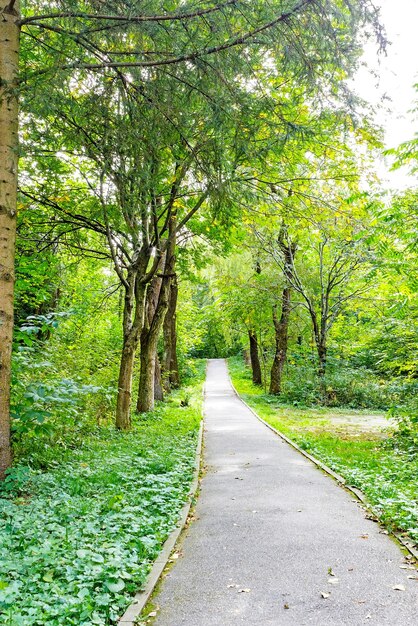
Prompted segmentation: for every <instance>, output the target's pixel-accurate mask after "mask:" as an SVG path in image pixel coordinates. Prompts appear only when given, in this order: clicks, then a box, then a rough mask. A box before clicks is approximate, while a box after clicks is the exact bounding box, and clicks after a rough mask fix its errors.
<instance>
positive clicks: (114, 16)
mask: <svg viewBox="0 0 418 626" xmlns="http://www.w3.org/2000/svg"><path fill="white" fill-rule="evenodd" d="M241 5H242V6H241ZM140 8H141V3H139V2H134V3H133V4H132V5H131V6H130V10H129V11H126V6H125V4H123V5H122V6H119V3H117V4H116V6H115V3H113V2H112V3H111V2H105V3H102V9H103V12H100V13H98V12H97V7H96V3H93V2H92V3H78V2H76V1H74V2H73V3H71V6H70V8H68V4H67V3H65V4H64V5H63V8H62V9H61V3H60V2H58V3H57V7H56V8H55V7H54V10H51V11H47V12H45V10H44V7H43V4H42V3H40V8H38V7H37V6H36V5H34V6H31V7H30V8H29V10H28V14H27V15H25V16H24V17H23V18H21V16H20V15H19V5H18V3H17V2H14V1H13V0H11V1H10V2H8V3H7V2H3V4H1V5H0V9H1V11H2V25H1V28H2V30H1V31H0V32H1V35H0V43H3V44H4V45H2V51H1V55H2V57H1V58H2V60H1V61H0V66H1V67H3V66H2V65H1V64H3V61H4V60H6V65H7V66H8V69H7V71H6V73H5V74H3V72H2V79H3V78H4V77H5V80H6V83H3V84H2V87H1V93H0V95H1V96H2V104H1V106H2V113H1V115H2V119H4V120H5V121H6V122H7V127H8V130H7V131H6V134H7V133H10V141H9V140H8V139H7V137H6V134H4V133H3V130H2V139H1V141H2V142H3V139H4V141H5V143H4V145H5V146H6V148H5V149H4V150H3V148H2V150H1V152H0V156H1V159H0V179H1V180H5V181H7V185H9V184H10V189H11V188H12V187H13V188H14V189H15V188H16V168H15V164H16V163H15V160H16V154H17V132H16V128H17V106H16V90H15V89H14V88H13V85H14V81H15V80H16V75H17V57H18V49H19V39H18V37H19V29H20V28H21V30H22V33H23V36H24V40H23V41H26V42H28V43H29V46H24V47H25V54H24V55H22V56H24V59H25V63H26V65H25V67H24V69H23V72H22V76H21V80H20V81H19V84H20V85H21V94H22V93H26V95H28V94H29V97H28V100H30V99H31V97H32V96H33V95H34V94H33V91H32V89H31V86H32V85H36V89H37V90H38V91H41V90H42V89H44V91H43V94H44V96H45V94H46V93H47V92H48V93H53V92H54V90H55V89H56V88H57V86H58V85H60V84H64V85H67V84H68V82H69V83H71V82H72V83H73V84H74V82H76V83H77V84H78V85H79V87H80V90H81V91H83V89H85V90H86V89H94V88H96V86H97V85H99V84H100V80H98V76H99V75H100V76H102V77H103V82H104V83H105V84H107V85H108V84H109V82H112V81H113V80H118V81H120V83H121V85H123V88H126V89H127V88H128V86H130V90H131V91H132V90H136V92H137V93H139V94H141V97H142V98H143V100H144V101H146V102H147V104H148V106H149V107H154V108H157V105H158V101H157V100H156V99H153V98H150V97H149V94H148V93H147V92H146V91H145V92H144V91H143V90H142V88H141V87H142V85H143V84H144V83H147V86H149V85H150V84H152V80H150V77H151V79H153V78H154V77H155V78H156V79H160V77H161V75H163V74H164V75H165V76H166V77H167V76H169V75H170V68H171V67H178V66H179V65H180V64H182V65H183V67H186V68H187V67H188V66H187V63H189V64H191V65H192V66H193V71H191V72H189V75H188V77H187V76H186V77H184V76H178V75H177V76H175V78H174V79H173V80H174V81H175V82H177V83H183V84H189V86H190V85H191V86H192V91H193V90H198V89H199V86H198V85H196V83H195V82H194V78H195V77H196V76H197V75H198V72H197V70H196V68H198V69H199V70H200V71H203V70H202V68H205V70H206V69H207V68H210V67H211V62H210V60H208V59H214V58H217V57H218V56H219V58H221V59H223V60H225V59H226V56H225V55H226V54H227V53H228V51H234V50H235V49H236V50H237V51H236V53H234V54H233V55H232V54H231V57H230V58H229V59H228V66H229V68H230V76H232V75H235V77H239V79H240V80H241V81H242V83H241V86H243V85H244V86H247V85H248V80H250V76H251V74H252V66H251V63H253V66H255V65H257V64H259V63H260V61H261V59H263V57H264V56H265V51H266V50H270V51H271V53H272V54H273V55H274V56H275V58H276V59H277V60H278V61H279V62H280V63H283V59H284V60H285V62H284V66H285V68H286V70H287V71H289V70H290V71H291V73H292V75H293V76H297V77H298V80H299V81H302V80H305V79H306V80H307V81H308V80H309V81H310V82H311V84H312V82H315V79H317V78H320V79H321V80H324V79H325V80H326V81H327V82H328V84H329V87H330V91H333V90H334V89H335V93H336V92H337V91H338V88H337V84H338V80H339V79H340V77H341V75H344V74H345V73H346V72H349V70H350V68H351V67H352V64H353V60H354V59H355V58H356V55H357V54H358V51H359V44H358V39H356V35H357V34H358V32H359V27H360V25H361V24H363V23H373V24H374V25H376V12H375V10H374V7H373V5H372V3H370V2H369V1H368V0H362V1H361V2H359V3H358V4H356V6H355V7H353V6H352V3H350V2H348V1H347V2H343V3H342V5H341V4H340V3H328V2H320V3H318V2H316V1H315V2H314V0H299V2H297V1H296V0H295V2H293V3H291V4H290V6H289V5H288V3H286V2H282V1H279V0H278V1H277V2H273V3H264V2H261V3H258V2H257V3H253V2H245V3H241V4H240V6H239V7H238V8H237V7H236V3H235V2H232V1H226V2H223V3H217V4H214V5H213V6H209V7H208V8H205V9H200V10H196V9H195V8H194V7H190V9H189V8H188V7H186V6H184V4H183V3H178V5H176V7H175V11H174V12H173V13H168V12H166V11H165V10H163V11H162V12H161V11H160V10H159V9H160V3H158V2H156V3H152V7H151V9H155V11H154V12H152V10H151V12H150V14H148V15H144V14H143V13H141V11H140V10H139V9H140ZM249 23H250V24H252V26H251V27H250V28H249V27H248V24H249ZM167 24H168V25H169V28H168V30H167V29H166V25H167ZM189 25H190V27H189ZM231 32H232V34H231ZM3 33H5V34H6V35H3ZM278 34H281V35H283V37H278V36H277V35H278ZM353 36H354V39H353ZM214 39H215V40H214ZM279 41H284V42H285V43H284V44H283V45H282V44H280V46H279V45H278V42H279ZM347 41H349V44H347ZM254 43H256V46H252V45H251V46H250V44H254ZM161 44H162V45H161ZM243 48H245V49H246V50H249V49H251V51H254V52H253V57H252V58H253V61H252V62H250V61H249V57H248V56H247V55H243V54H241V52H240V51H239V50H242V49H243ZM238 49H239V50H238ZM314 50H315V54H311V53H312V52H313V51H314ZM45 51H47V52H46V53H45ZM308 51H309V54H308V55H307V52H308ZM307 56H309V61H308V62H307ZM74 59H75V60H74ZM245 66H247V69H246V71H244V68H245ZM335 66H337V67H339V69H340V70H341V71H340V73H339V75H338V80H337V79H335V78H333V76H334V72H333V71H330V70H331V69H333V68H335ZM150 68H159V69H156V72H158V71H160V74H158V76H157V74H155V75H154V77H153V76H152V75H151V71H150V73H148V70H149V69H150ZM135 69H136V71H137V73H136V77H135V78H134V80H133V81H132V80H131V78H132V73H134V70H135ZM141 72H142V73H141ZM218 72H219V68H217V67H216V65H215V69H214V74H215V75H216V74H217V73H218ZM144 73H145V74H144ZM145 75H147V77H148V80H144V76H145ZM221 76H222V74H221ZM190 78H192V80H191V82H190ZM222 78H223V80H224V77H222ZM44 79H45V81H44V82H43V83H42V81H43V80H44ZM246 81H247V83H246ZM7 83H9V85H7ZM227 83H228V81H226V84H227ZM5 84H6V87H7V88H6V87H5ZM10 86H12V92H10V89H8V87H10ZM45 86H46V87H45ZM229 86H230V85H229ZM229 86H228V87H229ZM10 93H12V94H13V95H12V96H10ZM35 99H36V98H35ZM41 99H42V96H41V98H38V103H39V100H41ZM44 100H45V103H46V104H47V106H49V108H50V112H51V104H52V103H53V102H54V98H51V99H49V98H44ZM56 102H57V99H55V103H56ZM215 102H216V100H215ZM10 103H12V105H11V106H9V105H10ZM217 110H218V112H219V111H220V110H221V107H219V104H218V109H217ZM25 112H27V111H25ZM46 118H47V116H46V117H45V118H44V119H46ZM67 121H68V120H67ZM71 121H72V122H74V120H71ZM2 128H3V127H2ZM84 129H85V127H84ZM79 130H80V131H82V130H83V127H81V128H80V129H79ZM238 134H239V133H238ZM1 145H3V144H1ZM90 148H91V146H90ZM192 148H193V150H195V149H196V146H194V145H193V146H192ZM9 157H10V158H9ZM89 158H92V155H91V153H90V154H89ZM12 162H13V167H12V168H10V164H11V163H12ZM224 163H225V161H224ZM10 171H12V172H13V174H12V176H10V175H9V174H10ZM8 172H9V174H8ZM102 174H103V171H102ZM104 180H105V182H107V181H106V176H105V177H104ZM100 181H101V178H100V174H99V176H98V178H97V180H96V183H95V184H100ZM113 184H114V185H115V186H116V188H117V185H116V183H115V181H113ZM44 201H45V202H50V203H51V198H48V199H44ZM198 202H199V200H198ZM56 204H57V203H56ZM4 206H7V207H8V209H7V212H6V214H7V215H6V214H5V215H6V217H5V218H4V221H5V227H3V225H2V229H3V230H2V231H1V234H2V235H3V234H4V233H6V237H2V239H3V241H4V242H5V243H4V247H3V249H4V251H5V255H6V253H7V262H8V263H9V261H10V260H11V259H12V257H13V252H12V251H13V246H14V236H15V221H14V215H15V213H16V204H15V199H14V197H13V194H11V195H9V198H8V201H7V203H6V204H5V205H4ZM190 210H191V209H190ZM79 218H80V219H78V225H80V224H81V222H83V221H84V223H85V224H86V225H87V222H86V221H85V219H84V216H82V215H80V214H79ZM2 220H3V218H2ZM94 220H95V218H93V222H94ZM93 222H92V221H91V220H90V226H91V225H92V223H93ZM179 223H180V224H181V220H180V222H179ZM111 226H113V224H112V225H109V224H108V222H107V219H105V220H104V222H101V223H94V228H95V230H96V232H99V233H101V234H102V235H103V236H106V237H107V239H108V244H109V248H110V250H111V252H112V256H113V257H114V260H115V259H116V261H115V267H116V266H117V263H118V262H120V260H121V258H123V259H124V261H123V272H120V271H119V272H118V276H119V278H120V280H121V282H122V284H123V286H124V289H125V291H126V294H125V295H126V297H125V308H126V315H125V319H124V330H125V340H124V350H123V358H122V362H121V374H120V380H119V383H120V395H119V400H118V411H117V413H118V425H119V426H120V427H122V428H125V427H129V408H128V406H129V404H130V395H131V388H130V387H131V382H129V381H132V363H133V358H134V354H135V347H136V344H137V342H138V336H139V333H140V328H141V324H142V320H143V315H144V305H143V303H144V297H145V291H146V285H147V284H148V282H149V281H150V280H151V279H152V276H153V274H154V272H155V268H156V266H157V265H158V259H157V256H158V255H157V256H153V255H154V252H153V249H152V247H149V246H148V248H147V253H145V248H143V249H142V252H141V254H135V255H134V256H133V257H131V256H130V255H129V253H128V256H129V260H127V257H126V255H125V253H124V252H122V248H121V246H122V244H121V242H120V241H119V236H120V232H119V231H118V230H117V229H116V231H112V228H111ZM164 242H165V243H164V246H166V245H168V242H166V239H165V238H164ZM147 245H148V244H147ZM122 247H123V246H122ZM118 255H120V256H118ZM151 258H152V259H153V261H152V264H151V267H150V268H149V267H148V266H149V264H150V262H151ZM1 260H3V259H1ZM5 267H8V268H10V267H11V265H10V263H9V264H8V265H5ZM125 272H126V276H125V275H124V273H125ZM5 275H7V272H6V273H5V274H4V276H5ZM122 275H123V280H122ZM139 275H140V276H141V278H138V276H139ZM9 282H10V281H9ZM5 295H7V298H8V299H9V300H10V298H12V295H13V294H12V291H10V287H9V288H8V290H7V289H5ZM9 308H10V307H9ZM4 314H6V312H4ZM7 314H8V315H9V314H10V311H8V312H7ZM9 326H10V328H9ZM3 332H4V333H5V342H6V343H5V345H6V346H7V345H9V344H10V333H11V325H10V323H9V324H5V325H3ZM9 357H10V351H9V350H8V348H6V350H5V352H4V354H3V355H2V358H3V359H4V363H3V370H4V380H3V378H2V380H1V385H2V387H3V385H4V389H0V391H2V392H3V391H4V393H2V398H4V399H5V401H4V406H3V405H2V406H1V421H2V422H4V424H6V426H5V433H6V435H5V436H6V438H7V431H8V426H7V424H8V421H9V417H8V409H7V406H8V392H7V390H6V387H7V386H8V380H9V377H8V374H7V372H8V371H9V369H10V358H9ZM3 411H5V413H3ZM7 463H8V461H6V463H5V464H6V465H7Z"/></svg>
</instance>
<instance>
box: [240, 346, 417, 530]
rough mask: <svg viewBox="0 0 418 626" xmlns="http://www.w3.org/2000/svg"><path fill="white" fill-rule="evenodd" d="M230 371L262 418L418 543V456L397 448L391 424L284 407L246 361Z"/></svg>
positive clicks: (365, 414) (366, 414) (361, 415)
mask: <svg viewBox="0 0 418 626" xmlns="http://www.w3.org/2000/svg"><path fill="white" fill-rule="evenodd" d="M229 369H230V374H231V377H232V380H233V383H234V385H235V387H236V389H237V391H238V392H239V393H240V395H241V396H242V398H243V399H244V400H245V401H246V402H247V403H248V404H249V405H250V406H251V407H252V408H253V409H254V410H255V411H256V412H257V413H258V415H259V416H260V417H262V418H263V419H264V420H266V421H267V422H268V423H269V424H271V425H272V426H274V427H275V428H277V429H278V430H279V431H280V432H282V433H283V434H285V435H287V436H288V437H290V438H291V439H292V440H293V441H295V442H296V443H297V444H298V445H299V446H300V447H301V448H303V449H304V450H307V451H308V452H309V453H310V454H312V455H313V456H315V457H316V458H318V459H320V460H321V461H323V462H324V463H325V464H326V465H328V466H329V467H330V468H332V469H333V470H334V471H336V472H338V473H339V474H341V475H342V476H343V477H344V478H345V479H346V480H347V481H348V483H349V484H350V485H352V486H355V487H358V488H359V489H361V491H363V493H364V494H366V496H367V498H368V500H369V501H370V503H371V504H372V506H373V509H374V510H375V511H376V512H377V513H378V515H379V517H380V519H381V520H382V521H383V522H384V523H385V524H386V526H387V527H388V528H390V529H396V530H400V531H406V532H407V533H408V534H409V535H410V536H411V537H412V538H413V539H414V540H415V541H417V542H418V478H417V477H418V456H417V455H415V456H411V455H408V454H407V453H406V452H402V451H399V450H396V449H395V448H394V447H393V446H392V445H391V433H390V428H389V422H388V427H387V428H386V432H383V433H382V431H381V429H377V428H375V427H368V426H367V424H368V421H369V420H370V422H371V423H372V424H373V423H374V421H375V420H377V421H382V420H381V418H380V420H379V416H378V415H377V414H374V413H373V412H370V411H353V410H350V409H349V410H345V409H327V408H324V407H319V408H316V407H315V408H300V407H297V408H296V407H292V406H289V405H284V404H281V403H280V400H279V399H278V398H275V397H273V396H269V395H267V394H265V393H264V392H263V390H262V389H261V388H260V387H256V386H255V385H253V384H252V382H251V376H250V371H249V370H248V368H245V366H244V365H243V363H242V361H241V359H239V358H232V359H229ZM353 422H354V423H353ZM361 422H363V425H360V424H361Z"/></svg>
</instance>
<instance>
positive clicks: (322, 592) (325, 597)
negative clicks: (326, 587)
mask: <svg viewBox="0 0 418 626" xmlns="http://www.w3.org/2000/svg"><path fill="white" fill-rule="evenodd" d="M330 595H331V594H330V593H328V591H321V597H322V598H324V599H327V598H329V597H330Z"/></svg>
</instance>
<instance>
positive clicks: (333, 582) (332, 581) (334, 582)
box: [328, 574, 340, 585]
mask: <svg viewBox="0 0 418 626" xmlns="http://www.w3.org/2000/svg"><path fill="white" fill-rule="evenodd" d="M333 576H334V574H333ZM339 582H340V581H339V580H338V578H328V584H330V585H338V583H339Z"/></svg>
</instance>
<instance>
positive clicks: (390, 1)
mask: <svg viewBox="0 0 418 626" xmlns="http://www.w3.org/2000/svg"><path fill="white" fill-rule="evenodd" d="M376 5H377V6H380V7H381V21H382V22H383V24H384V25H385V28H386V32H387V38H388V40H389V42H391V43H390V45H389V46H388V48H387V53H386V56H384V55H380V56H379V57H378V56H377V53H376V47H375V45H372V44H370V46H367V48H366V51H365V55H364V60H365V61H366V63H367V65H369V67H370V68H372V69H373V70H375V71H376V72H377V74H378V76H379V78H374V77H373V76H371V75H370V72H368V71H366V70H365V69H361V70H360V71H359V72H358V75H357V77H356V79H355V82H354V89H355V91H357V93H358V94H359V95H360V96H362V97H363V98H364V99H365V100H368V101H369V102H371V103H372V104H373V105H382V104H383V105H384V106H381V107H380V109H379V110H378V113H377V121H378V123H379V124H380V125H382V126H383V127H384V129H385V139H386V146H387V147H388V148H394V147H396V146H398V145H399V144H400V143H402V142H403V141H406V140H408V139H412V138H413V136H414V135H415V133H416V132H418V113H415V114H413V113H411V112H410V110H411V109H412V108H413V107H414V103H415V101H416V100H418V91H415V89H414V88H413V85H414V84H415V83H418V34H417V28H418V0H376ZM385 96H387V97H389V98H390V100H388V101H385ZM388 109H389V110H388ZM388 166H389V164H387V167H385V166H384V164H382V166H381V167H379V174H380V176H381V177H383V178H386V179H387V180H388V183H387V185H388V186H390V187H396V188H405V187H407V186H413V185H418V180H415V177H414V178H413V177H411V176H408V174H407V172H406V171H405V170H399V171H397V172H388V169H389V167H388Z"/></svg>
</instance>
